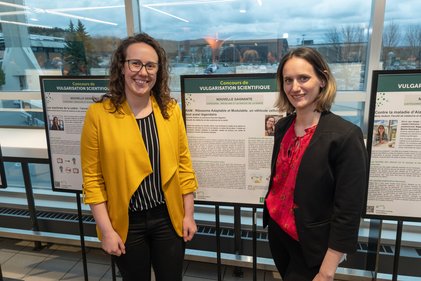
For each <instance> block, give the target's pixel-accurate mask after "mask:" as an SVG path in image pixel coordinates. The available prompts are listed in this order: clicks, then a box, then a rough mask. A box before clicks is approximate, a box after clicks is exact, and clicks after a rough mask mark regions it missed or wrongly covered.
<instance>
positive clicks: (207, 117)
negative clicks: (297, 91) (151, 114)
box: [181, 73, 284, 205]
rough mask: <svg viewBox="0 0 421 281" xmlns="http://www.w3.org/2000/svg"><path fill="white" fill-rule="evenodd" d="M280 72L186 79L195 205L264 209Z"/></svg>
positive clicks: (184, 94)
mask: <svg viewBox="0 0 421 281" xmlns="http://www.w3.org/2000/svg"><path fill="white" fill-rule="evenodd" d="M277 95H278V91H277V85H276V74H275V73H268V74H233V75H184V76H181V97H182V101H183V103H182V104H183V113H184V120H185V122H186V130H187V137H188V141H189V148H190V153H191V157H192V162H193V168H194V170H195V172H196V176H197V179H198V182H199V189H198V190H197V192H196V194H195V196H196V197H195V202H199V203H200V201H203V202H222V203H241V204H243V205H248V204H249V205H262V204H263V203H264V196H265V195H266V192H267V190H268V186H269V178H270V166H271V157H272V150H273V142H274V137H273V135H272V132H270V133H266V130H265V126H266V118H269V117H270V120H271V121H274V122H276V121H277V120H279V119H280V118H281V117H282V116H283V115H284V114H280V113H279V112H278V110H277V109H276V108H275V107H274V104H275V101H276V98H277Z"/></svg>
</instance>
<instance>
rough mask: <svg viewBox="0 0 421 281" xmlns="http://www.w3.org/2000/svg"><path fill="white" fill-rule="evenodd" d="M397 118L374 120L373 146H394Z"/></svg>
mask: <svg viewBox="0 0 421 281" xmlns="http://www.w3.org/2000/svg"><path fill="white" fill-rule="evenodd" d="M397 128H398V120H375V121H374V126H373V147H375V148H394V147H395V143H396V132H397Z"/></svg>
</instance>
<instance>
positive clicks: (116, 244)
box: [101, 230, 126, 256]
mask: <svg viewBox="0 0 421 281" xmlns="http://www.w3.org/2000/svg"><path fill="white" fill-rule="evenodd" d="M101 246H102V249H103V250H104V251H105V252H106V253H107V254H110V255H115V256H121V255H122V254H125V253H126V247H125V246H124V243H123V240H121V238H120V236H119V235H118V233H117V232H115V231H114V230H112V231H109V232H108V233H103V235H102V241H101Z"/></svg>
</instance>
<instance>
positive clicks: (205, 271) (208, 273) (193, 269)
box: [183, 262, 225, 280]
mask: <svg viewBox="0 0 421 281" xmlns="http://www.w3.org/2000/svg"><path fill="white" fill-rule="evenodd" d="M224 271H225V267H224V266H223V265H222V266H221V276H222V277H223V274H224ZM187 277H197V278H204V279H207V280H218V267H217V265H216V264H210V263H202V262H190V263H189V265H188V266H187V269H186V271H185V273H184V278H185V279H186V278H187ZM183 280H184V279H183ZM186 280H189V279H186ZM192 280H193V279H192ZM198 280H200V279H198Z"/></svg>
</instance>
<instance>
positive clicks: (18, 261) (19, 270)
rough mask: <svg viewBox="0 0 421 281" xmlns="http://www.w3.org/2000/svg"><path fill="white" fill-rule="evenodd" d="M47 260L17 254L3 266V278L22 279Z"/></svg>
mask: <svg viewBox="0 0 421 281" xmlns="http://www.w3.org/2000/svg"><path fill="white" fill-rule="evenodd" d="M44 260H45V257H42V256H36V255H28V254H21V253H17V254H16V255H14V256H13V257H12V258H10V259H9V260H7V261H6V262H5V263H3V264H2V265H1V268H2V271H3V276H4V277H8V278H17V279H22V278H23V277H24V276H25V275H26V274H28V272H30V271H31V270H32V269H34V268H35V267H37V266H38V265H39V264H40V263H42V262H43V261H44Z"/></svg>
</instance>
